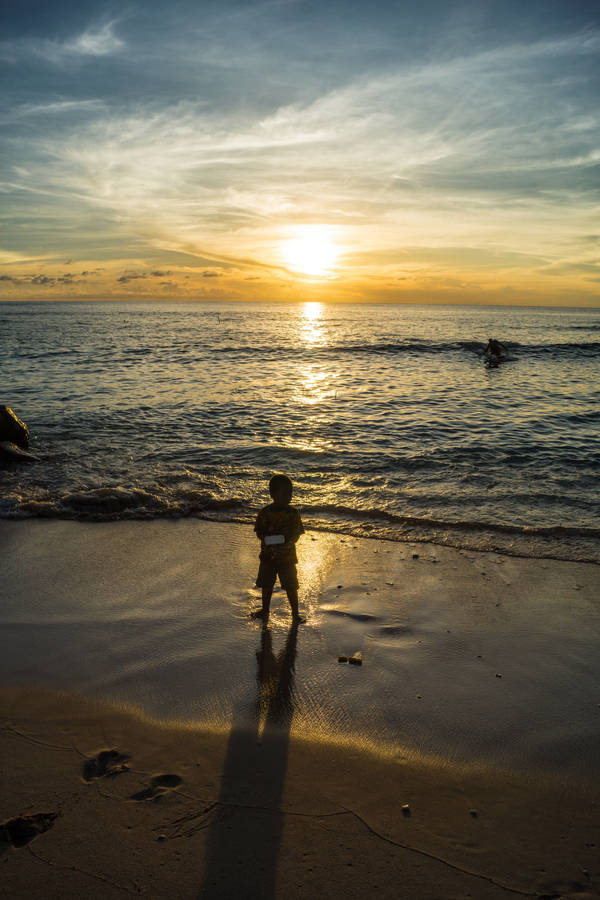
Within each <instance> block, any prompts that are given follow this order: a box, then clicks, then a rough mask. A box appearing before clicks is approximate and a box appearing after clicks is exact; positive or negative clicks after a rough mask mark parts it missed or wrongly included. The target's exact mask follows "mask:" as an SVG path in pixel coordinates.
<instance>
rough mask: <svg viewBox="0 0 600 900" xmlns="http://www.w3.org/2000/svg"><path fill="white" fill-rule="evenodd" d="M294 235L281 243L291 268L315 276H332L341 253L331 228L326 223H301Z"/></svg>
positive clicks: (284, 255)
mask: <svg viewBox="0 0 600 900" xmlns="http://www.w3.org/2000/svg"><path fill="white" fill-rule="evenodd" d="M294 235H295V236H294V237H292V238H289V240H287V241H285V242H284V243H283V244H282V245H281V252H282V255H283V258H284V259H285V261H286V263H287V265H288V266H289V267H290V269H293V270H294V271H295V272H300V273H302V274H303V275H311V276H314V277H318V276H321V277H324V276H330V275H331V274H332V270H333V268H334V266H335V263H336V261H337V258H338V256H339V255H340V248H339V247H338V246H337V245H336V244H335V243H334V242H333V241H332V239H331V230H330V229H329V228H328V227H327V226H326V225H300V226H298V227H297V228H295V229H294Z"/></svg>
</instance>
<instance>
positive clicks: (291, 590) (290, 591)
mask: <svg viewBox="0 0 600 900" xmlns="http://www.w3.org/2000/svg"><path fill="white" fill-rule="evenodd" d="M285 592H286V594H287V598H288V600H289V604H290V606H291V608H292V620H293V621H294V622H306V619H305V618H303V616H301V615H300V613H299V612H298V588H297V587H293V586H290V587H287V588H286V589H285Z"/></svg>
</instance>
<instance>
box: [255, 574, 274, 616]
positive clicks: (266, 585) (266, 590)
mask: <svg viewBox="0 0 600 900" xmlns="http://www.w3.org/2000/svg"><path fill="white" fill-rule="evenodd" d="M274 585H275V571H274V570H273V567H272V566H269V565H267V564H266V563H264V562H263V561H262V560H261V563H260V566H259V569H258V577H257V579H256V586H257V587H260V589H261V593H262V608H261V609H256V610H254V612H252V613H251V614H250V615H251V616H252V618H253V619H263V620H264V621H265V622H266V621H267V619H268V618H269V608H270V606H271V595H272V593H273V587H274Z"/></svg>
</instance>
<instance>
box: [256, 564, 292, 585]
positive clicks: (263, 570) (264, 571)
mask: <svg viewBox="0 0 600 900" xmlns="http://www.w3.org/2000/svg"><path fill="white" fill-rule="evenodd" d="M277 577H279V584H280V585H281V587H282V588H283V589H284V591H287V590H288V589H289V588H292V589H294V588H295V589H296V590H298V574H297V572H296V564H295V563H278V562H277V561H276V560H273V561H272V562H271V561H269V562H267V561H266V560H264V559H261V561H260V565H259V567H258V575H257V576H256V587H259V588H262V587H266V588H271V590H273V585H274V584H275V579H276V578H277Z"/></svg>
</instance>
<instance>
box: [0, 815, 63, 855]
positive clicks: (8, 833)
mask: <svg viewBox="0 0 600 900" xmlns="http://www.w3.org/2000/svg"><path fill="white" fill-rule="evenodd" d="M55 819H58V813H35V814H34V815H33V816H17V817H16V818H15V819H8V820H7V821H6V822H2V824H0V841H4V842H5V843H7V844H12V845H13V847H24V846H25V845H26V844H28V843H29V841H32V840H33V839H34V838H35V837H37V836H38V835H40V834H43V833H44V832H45V831H48V829H49V828H52V826H53V825H54V820H55Z"/></svg>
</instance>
